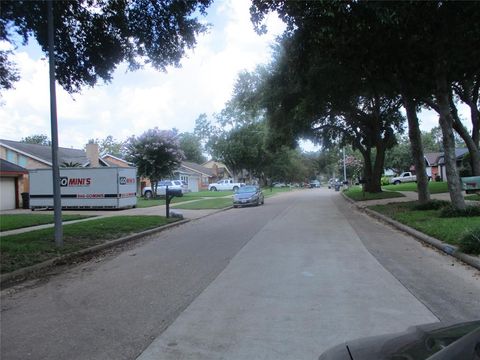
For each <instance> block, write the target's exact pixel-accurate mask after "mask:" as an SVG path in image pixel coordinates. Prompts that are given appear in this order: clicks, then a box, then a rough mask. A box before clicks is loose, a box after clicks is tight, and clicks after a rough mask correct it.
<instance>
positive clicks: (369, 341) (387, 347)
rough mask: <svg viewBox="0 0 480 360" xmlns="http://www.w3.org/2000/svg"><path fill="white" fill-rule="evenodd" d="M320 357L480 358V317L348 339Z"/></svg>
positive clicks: (332, 359) (364, 359)
mask: <svg viewBox="0 0 480 360" xmlns="http://www.w3.org/2000/svg"><path fill="white" fill-rule="evenodd" d="M319 360H480V320H478V321H472V322H467V323H460V324H455V325H449V326H446V325H445V324H442V323H436V324H428V325H420V326H413V327H411V328H409V329H408V330H407V331H405V332H403V333H398V334H390V335H382V336H374V337H369V338H365V339H359V340H353V341H348V342H346V343H344V344H340V345H337V346H335V347H333V348H331V349H330V350H327V351H326V352H324V353H323V354H322V355H321V356H320V358H319Z"/></svg>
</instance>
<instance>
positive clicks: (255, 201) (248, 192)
mask: <svg viewBox="0 0 480 360" xmlns="http://www.w3.org/2000/svg"><path fill="white" fill-rule="evenodd" d="M264 203H265V198H264V196H263V192H262V190H261V189H260V187H258V186H253V185H246V186H243V187H241V188H240V189H238V191H237V192H236V193H235V194H234V195H233V207H235V208H236V207H239V206H248V205H256V206H258V205H260V204H262V205H263V204H264Z"/></svg>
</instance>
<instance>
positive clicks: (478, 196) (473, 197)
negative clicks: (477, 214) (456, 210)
mask: <svg viewBox="0 0 480 360" xmlns="http://www.w3.org/2000/svg"><path fill="white" fill-rule="evenodd" d="M465 200H471V201H480V194H473V195H467V196H465Z"/></svg>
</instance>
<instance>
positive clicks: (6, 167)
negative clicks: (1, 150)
mask: <svg viewBox="0 0 480 360" xmlns="http://www.w3.org/2000/svg"><path fill="white" fill-rule="evenodd" d="M0 173H2V174H14V175H17V174H28V170H27V169H25V168H23V167H21V166H18V165H17V164H14V163H11V162H10V161H7V160H4V159H0Z"/></svg>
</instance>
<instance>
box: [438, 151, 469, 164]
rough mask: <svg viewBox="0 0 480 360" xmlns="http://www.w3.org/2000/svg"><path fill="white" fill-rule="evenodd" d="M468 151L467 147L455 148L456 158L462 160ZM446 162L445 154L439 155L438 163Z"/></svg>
mask: <svg viewBox="0 0 480 360" xmlns="http://www.w3.org/2000/svg"><path fill="white" fill-rule="evenodd" d="M467 153H468V149H467V148H459V149H455V158H456V159H457V161H458V160H462V159H463V157H464V156H465V154H467ZM444 164H445V154H444V153H442V154H441V155H440V156H439V157H438V165H444Z"/></svg>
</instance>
